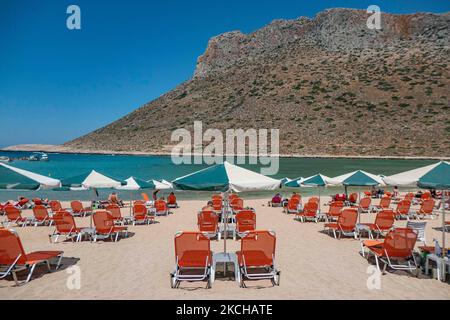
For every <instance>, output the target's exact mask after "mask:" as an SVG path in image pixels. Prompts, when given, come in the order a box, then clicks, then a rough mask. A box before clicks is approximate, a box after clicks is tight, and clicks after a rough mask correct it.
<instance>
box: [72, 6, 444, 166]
mask: <svg viewBox="0 0 450 320" xmlns="http://www.w3.org/2000/svg"><path fill="white" fill-rule="evenodd" d="M368 17H369V15H368V14H367V13H366V12H365V11H361V10H351V9H331V10H327V11H324V12H322V13H319V14H318V15H317V16H316V17H315V18H313V19H310V18H305V17H301V18H298V19H296V20H276V21H274V22H272V23H271V24H269V25H268V26H266V27H264V28H262V29H260V30H257V31H255V32H253V33H250V34H243V33H241V32H239V31H234V32H228V33H225V34H222V35H219V36H217V37H214V38H212V39H211V40H210V41H209V43H208V47H207V49H206V51H205V53H204V54H203V55H202V56H201V57H199V59H198V63H197V68H196V70H195V73H194V76H193V78H192V79H191V80H189V81H187V82H185V83H183V84H181V85H179V86H178V87H177V88H175V89H174V90H172V91H170V92H168V93H167V94H165V95H163V96H162V97H160V98H158V99H156V100H154V101H152V102H150V103H148V104H146V105H144V106H142V107H141V108H139V109H137V110H136V111H134V112H132V113H130V114H129V115H127V116H125V117H124V118H122V119H120V120H118V121H116V122H114V123H112V124H110V125H108V126H106V127H104V128H101V129H98V130H96V131H94V132H92V133H90V134H88V135H86V136H84V137H81V138H78V139H76V140H73V141H70V142H68V143H66V144H65V145H64V146H63V147H64V148H66V149H71V150H85V151H86V150H92V151H97V150H111V151H117V152H131V151H134V152H136V151H139V152H156V153H160V152H170V150H171V147H172V145H173V144H174V143H173V142H171V141H170V137H171V133H172V131H173V130H175V129H178V128H187V129H192V126H193V122H194V121H196V120H201V121H203V126H204V129H207V128H217V129H221V130H225V129H228V128H232V129H237V128H243V129H248V128H255V129H271V128H277V129H280V153H282V154H285V155H334V156H429V157H440V156H446V157H448V156H450V151H449V150H450V116H449V114H450V113H449V108H450V102H449V101H450V100H449V96H448V95H449V89H450V69H449V62H450V61H449V60H450V37H449V26H450V13H445V14H429V13H417V14H411V15H392V14H382V24H381V26H382V29H381V30H370V29H369V28H368V27H367V25H366V21H367V19H368Z"/></svg>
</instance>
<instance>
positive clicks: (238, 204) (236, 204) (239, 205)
mask: <svg viewBox="0 0 450 320" xmlns="http://www.w3.org/2000/svg"><path fill="white" fill-rule="evenodd" d="M230 206H231V209H232V210H233V213H235V214H236V213H238V212H239V211H241V210H243V209H244V200H242V199H241V198H238V197H235V198H234V199H233V200H231V202H230Z"/></svg>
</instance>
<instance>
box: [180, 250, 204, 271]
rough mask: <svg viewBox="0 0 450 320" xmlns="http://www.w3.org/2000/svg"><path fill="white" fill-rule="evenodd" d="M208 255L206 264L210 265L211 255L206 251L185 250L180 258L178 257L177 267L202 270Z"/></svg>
mask: <svg viewBox="0 0 450 320" xmlns="http://www.w3.org/2000/svg"><path fill="white" fill-rule="evenodd" d="M208 255H209V258H208V264H210V263H211V253H210V252H209V251H208V250H186V251H184V252H183V254H182V256H181V257H178V265H179V266H180V267H185V268H197V267H198V268H200V267H202V268H204V267H205V265H206V257H208Z"/></svg>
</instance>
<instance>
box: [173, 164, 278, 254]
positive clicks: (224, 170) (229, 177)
mask: <svg viewBox="0 0 450 320" xmlns="http://www.w3.org/2000/svg"><path fill="white" fill-rule="evenodd" d="M172 183H173V186H174V187H175V188H177V189H181V190H195V191H223V192H229V191H234V192H237V193H239V192H246V191H261V190H275V189H278V188H280V187H281V181H280V180H276V179H272V178H269V177H266V176H264V175H262V174H259V173H256V172H253V171H250V170H247V169H244V168H241V167H238V166H236V165H233V164H231V163H229V162H224V163H223V164H218V165H215V166H212V167H209V168H206V169H203V170H200V171H197V172H194V173H191V174H189V175H186V176H184V177H181V178H178V179H176V180H174V181H173V182H172ZM225 211H226V212H225V216H226V215H227V214H228V210H225ZM227 223H228V218H227V216H226V217H225V225H224V232H225V237H224V251H225V253H226V252H227V248H226V238H227V237H226V232H227Z"/></svg>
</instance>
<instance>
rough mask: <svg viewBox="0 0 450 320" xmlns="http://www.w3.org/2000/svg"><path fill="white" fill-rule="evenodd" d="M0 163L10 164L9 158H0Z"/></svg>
mask: <svg viewBox="0 0 450 320" xmlns="http://www.w3.org/2000/svg"><path fill="white" fill-rule="evenodd" d="M0 162H12V160H11V158H9V157H5V156H1V157H0Z"/></svg>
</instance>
